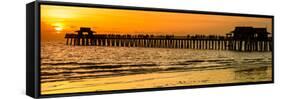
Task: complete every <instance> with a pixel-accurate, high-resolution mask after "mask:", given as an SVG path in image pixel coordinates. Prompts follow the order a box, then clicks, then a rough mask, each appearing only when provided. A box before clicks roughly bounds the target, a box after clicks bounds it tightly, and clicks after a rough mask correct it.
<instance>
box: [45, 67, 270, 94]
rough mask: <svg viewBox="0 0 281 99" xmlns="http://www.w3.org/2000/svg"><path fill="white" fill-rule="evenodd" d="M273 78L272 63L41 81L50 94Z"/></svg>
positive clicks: (253, 80)
mask: <svg viewBox="0 0 281 99" xmlns="http://www.w3.org/2000/svg"><path fill="white" fill-rule="evenodd" d="M271 80H272V68H271V67H268V66H265V67H254V68H253V67H252V68H230V69H218V70H203V71H174V72H158V73H146V74H134V75H126V76H113V77H105V78H94V79H80V80H70V81H58V82H46V83H42V84H41V88H42V89H41V94H43V95H47V94H60V93H76V92H96V91H111V90H126V89H142V88H162V87H175V86H193V85H207V84H223V83H242V82H259V81H271Z"/></svg>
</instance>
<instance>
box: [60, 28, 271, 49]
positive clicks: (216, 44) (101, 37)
mask: <svg viewBox="0 0 281 99" xmlns="http://www.w3.org/2000/svg"><path fill="white" fill-rule="evenodd" d="M77 32H78V34H73V33H69V34H66V35H65V39H66V45H74V46H112V47H147V48H182V49H208V50H233V51H272V39H271V37H267V38H266V39H264V38H263V39H237V38H235V37H231V36H229V34H228V35H227V36H213V35H210V36H204V35H194V36H190V35H187V36H173V35H158V36H155V35H113V34H94V33H95V32H93V31H91V30H90V29H89V28H81V29H80V31H77ZM84 32H87V33H86V34H85V33H84Z"/></svg>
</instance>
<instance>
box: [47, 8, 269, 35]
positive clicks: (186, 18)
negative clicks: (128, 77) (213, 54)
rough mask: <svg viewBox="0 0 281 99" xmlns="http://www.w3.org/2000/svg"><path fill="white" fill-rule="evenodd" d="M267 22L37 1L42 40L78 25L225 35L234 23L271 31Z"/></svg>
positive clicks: (125, 30)
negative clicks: (39, 9)
mask: <svg viewBox="0 0 281 99" xmlns="http://www.w3.org/2000/svg"><path fill="white" fill-rule="evenodd" d="M271 24H272V20H271V19H270V18H254V17H237V16H222V15H206V14H185V13H171V12H155V11H138V10H117V9H105V8H87V7H70V6H53V5H41V38H42V39H43V40H55V39H64V35H65V33H73V32H74V31H76V30H79V28H80V27H91V28H92V30H95V31H96V32H97V33H100V34H105V33H111V34H154V35H162V34H174V35H187V34H206V35H209V34H216V35H225V34H226V33H229V32H230V31H232V30H233V29H234V27H235V26H253V27H264V28H265V27H266V28H267V30H268V32H270V33H271V32H272V28H271V27H272V26H271Z"/></svg>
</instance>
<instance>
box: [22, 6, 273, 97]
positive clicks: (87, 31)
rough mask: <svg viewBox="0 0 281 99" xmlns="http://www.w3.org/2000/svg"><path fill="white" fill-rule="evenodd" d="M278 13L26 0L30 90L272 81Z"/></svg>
mask: <svg viewBox="0 0 281 99" xmlns="http://www.w3.org/2000/svg"><path fill="white" fill-rule="evenodd" d="M273 19H274V17H273V16H271V15H254V14H238V13H221V12H204V11H190V10H175V9H160V8H143V7H128V6H111V5H97V4H83V3H67V2H50V1H39V2H37V1H36V2H32V3H29V4H27V95H29V96H32V97H36V98H41V97H43V98H44V97H55V96H72V95H86V94H87V95H89V94H104V93H119V92H136V91H155V90H167V89H182V88H198V87H213V86H229V85H245V84H264V83H273V81H274V79H273V78H274V77H273V76H274V75H273V74H274V73H273V72H274V69H273V66H274V65H273V52H274V51H273V49H274V46H273V45H274V44H273V41H274V40H273V38H274V35H273V34H274V26H273V25H274V24H273V22H274V20H273Z"/></svg>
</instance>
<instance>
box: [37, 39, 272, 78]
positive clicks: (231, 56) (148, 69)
mask: <svg viewBox="0 0 281 99" xmlns="http://www.w3.org/2000/svg"><path fill="white" fill-rule="evenodd" d="M41 53H42V54H41V59H42V60H41V78H42V79H41V81H42V82H43V83H47V82H55V81H68V80H79V79H89V78H91V79H92V78H102V77H113V76H124V75H133V74H144V73H146V74H149V73H156V72H180V71H185V72H188V71H204V70H218V69H231V68H237V69H239V70H251V69H263V68H267V67H271V66H272V52H236V51H225V50H193V49H179V48H137V47H103V46H67V45H65V42H59V41H58V42H42V47H41ZM246 76H247V75H246Z"/></svg>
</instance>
